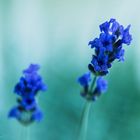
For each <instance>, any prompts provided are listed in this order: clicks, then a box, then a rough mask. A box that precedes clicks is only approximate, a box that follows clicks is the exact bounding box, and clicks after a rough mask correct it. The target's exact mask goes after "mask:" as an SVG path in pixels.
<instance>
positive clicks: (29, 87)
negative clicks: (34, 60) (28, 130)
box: [9, 64, 47, 125]
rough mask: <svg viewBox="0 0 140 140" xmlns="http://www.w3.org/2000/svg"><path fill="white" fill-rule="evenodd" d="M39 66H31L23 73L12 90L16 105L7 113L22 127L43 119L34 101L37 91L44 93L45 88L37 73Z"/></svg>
mask: <svg viewBox="0 0 140 140" xmlns="http://www.w3.org/2000/svg"><path fill="white" fill-rule="evenodd" d="M39 69H40V66H39V65H37V64H31V65H30V66H29V68H27V69H26V70H24V71H23V74H24V76H22V77H21V78H20V81H19V82H18V83H17V84H16V86H15V88H14V93H15V94H17V95H18V96H19V97H18V98H17V103H18V105H17V106H15V107H13V108H12V109H11V111H10V112H9V117H10V118H16V119H17V120H19V122H21V123H22V124H24V125H28V124H30V123H31V122H34V121H40V120H41V119H42V117H43V114H42V112H41V110H40V109H39V107H38V104H37V101H36V95H37V94H38V92H39V91H46V89H47V87H46V85H45V83H44V82H43V81H42V77H41V76H40V75H39V74H38V73H37V72H38V70H39Z"/></svg>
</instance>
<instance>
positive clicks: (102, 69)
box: [78, 19, 132, 101]
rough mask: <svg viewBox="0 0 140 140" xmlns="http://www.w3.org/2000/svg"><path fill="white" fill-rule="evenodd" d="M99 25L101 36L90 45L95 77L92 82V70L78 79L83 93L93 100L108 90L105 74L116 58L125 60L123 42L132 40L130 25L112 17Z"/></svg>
mask: <svg viewBox="0 0 140 140" xmlns="http://www.w3.org/2000/svg"><path fill="white" fill-rule="evenodd" d="M99 27H100V31H101V33H100V35H99V37H98V38H95V39H93V40H92V41H90V42H89V45H90V47H91V48H92V49H94V54H93V56H92V60H91V62H90V64H89V65H88V68H89V70H90V72H91V73H92V74H93V75H94V79H93V81H92V82H91V79H92V78H91V74H90V72H89V73H85V74H84V75H82V76H81V77H80V78H79V79H78V82H79V84H80V85H81V86H82V87H83V91H82V92H81V95H82V96H83V97H84V98H86V99H87V100H92V101H95V100H96V99H97V97H99V96H100V95H101V94H102V93H104V92H105V91H106V90H107V86H108V84H107V81H106V80H104V79H103V76H104V75H106V74H108V72H109V68H111V67H112V63H113V61H114V60H116V59H118V61H124V53H125V50H124V48H123V44H126V45H130V43H131V41H132V36H131V35H130V33H129V29H130V25H128V26H127V27H126V28H124V27H123V25H120V24H119V23H118V22H117V21H116V20H115V19H110V21H106V22H104V23H103V24H101V25H100V26H99ZM94 86H95V87H94Z"/></svg>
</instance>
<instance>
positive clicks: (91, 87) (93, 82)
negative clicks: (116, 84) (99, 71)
mask: <svg viewBox="0 0 140 140" xmlns="http://www.w3.org/2000/svg"><path fill="white" fill-rule="evenodd" d="M96 78H97V77H96V76H95V77H94V79H93V81H92V83H91V86H90V90H89V92H92V90H93V88H94V85H95V82H96Z"/></svg>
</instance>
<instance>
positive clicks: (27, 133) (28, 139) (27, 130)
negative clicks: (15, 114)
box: [26, 126, 30, 140]
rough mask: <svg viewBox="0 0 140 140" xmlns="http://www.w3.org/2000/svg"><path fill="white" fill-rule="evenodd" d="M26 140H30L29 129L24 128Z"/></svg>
mask: <svg viewBox="0 0 140 140" xmlns="http://www.w3.org/2000/svg"><path fill="white" fill-rule="evenodd" d="M26 140H30V127H29V126H28V127H26Z"/></svg>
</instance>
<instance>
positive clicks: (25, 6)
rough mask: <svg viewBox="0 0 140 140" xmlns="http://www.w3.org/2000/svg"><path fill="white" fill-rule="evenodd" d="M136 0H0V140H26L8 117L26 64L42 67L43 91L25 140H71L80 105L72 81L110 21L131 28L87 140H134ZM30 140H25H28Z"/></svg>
mask: <svg viewBox="0 0 140 140" xmlns="http://www.w3.org/2000/svg"><path fill="white" fill-rule="evenodd" d="M139 5H140V1H139V0H116V1H115V0H0V140H23V139H24V140H27V134H26V133H27V132H26V130H25V129H26V128H24V127H23V126H22V125H21V124H20V123H18V122H17V121H16V120H14V119H8V118H7V114H8V112H9V110H10V109H11V107H12V106H14V105H15V104H16V95H15V94H13V88H14V85H15V84H16V83H17V81H18V80H19V77H20V76H21V74H22V70H23V69H25V68H26V67H28V65H29V64H30V63H39V64H40V65H41V70H40V74H41V75H42V76H43V77H44V81H45V83H47V85H48V91H47V92H45V93H40V95H39V97H38V102H39V105H40V107H41V108H42V111H43V112H44V119H43V120H42V121H41V122H40V123H34V124H32V125H31V126H30V127H29V129H30V130H29V131H30V132H29V139H30V140H77V137H76V136H77V131H78V130H77V128H78V125H79V121H80V115H81V112H82V108H83V105H84V103H85V100H84V99H82V98H81V97H80V95H79V93H80V90H81V87H80V86H79V85H78V83H77V77H79V76H80V75H82V74H83V73H84V72H86V71H87V70H88V69H87V65H88V63H89V62H90V60H91V55H92V53H93V51H92V50H91V49H90V48H89V47H88V45H87V44H88V42H89V40H91V39H93V38H95V37H97V36H98V34H99V32H100V31H99V24H101V23H103V22H104V21H106V20H109V19H110V18H116V19H117V20H118V21H119V22H120V23H121V24H123V25H124V26H127V25H128V24H131V25H132V26H131V34H132V35H133V41H132V44H131V45H130V47H127V46H125V48H126V53H125V62H124V63H118V62H115V63H114V65H113V67H112V68H111V69H110V74H109V75H108V76H107V77H106V79H107V80H108V83H109V86H108V91H107V94H104V95H103V96H102V97H101V98H100V99H99V100H98V101H97V102H96V103H93V105H92V108H91V111H90V116H89V126H88V134H87V140H139V139H140V62H139V61H140V48H139V45H140V39H139V38H140V16H139ZM29 139H28V140H29Z"/></svg>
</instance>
